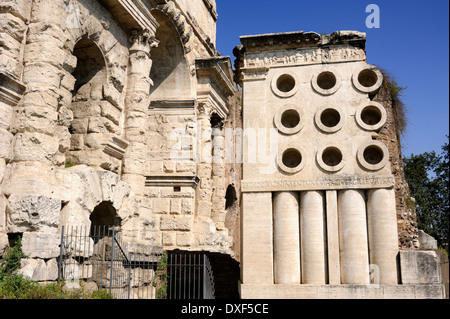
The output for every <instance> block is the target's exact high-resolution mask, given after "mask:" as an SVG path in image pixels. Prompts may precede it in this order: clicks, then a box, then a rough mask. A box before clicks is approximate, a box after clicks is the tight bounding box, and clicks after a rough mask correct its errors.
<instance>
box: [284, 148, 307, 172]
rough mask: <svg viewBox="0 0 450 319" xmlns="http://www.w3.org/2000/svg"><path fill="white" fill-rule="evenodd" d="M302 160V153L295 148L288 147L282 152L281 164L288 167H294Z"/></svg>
mask: <svg viewBox="0 0 450 319" xmlns="http://www.w3.org/2000/svg"><path fill="white" fill-rule="evenodd" d="M301 162H302V154H300V152H299V151H298V150H296V149H288V150H286V151H285V152H284V153H283V164H284V165H285V166H286V167H288V168H296V167H298V166H299V165H300V164H301Z"/></svg>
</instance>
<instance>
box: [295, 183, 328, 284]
mask: <svg viewBox="0 0 450 319" xmlns="http://www.w3.org/2000/svg"><path fill="white" fill-rule="evenodd" d="M324 215H325V212H324V193H323V192H320V191H307V192H302V193H301V195H300V227H301V230H300V234H301V260H302V267H301V268H302V283H303V284H322V285H324V284H325V283H326V255H325V245H326V244H325V240H326V237H325V228H324V217H325V216H324Z"/></svg>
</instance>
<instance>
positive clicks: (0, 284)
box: [0, 238, 113, 299]
mask: <svg viewBox="0 0 450 319" xmlns="http://www.w3.org/2000/svg"><path fill="white" fill-rule="evenodd" d="M22 258H26V256H25V255H24V254H23V252H22V245H21V239H20V238H19V239H18V240H17V241H16V243H15V245H14V247H13V248H10V249H9V251H8V252H7V253H6V255H5V258H4V259H3V260H0V299H113V297H112V295H111V294H110V293H109V291H107V290H99V291H96V292H93V293H88V292H84V290H83V289H80V290H76V291H71V292H65V291H63V286H64V283H63V282H61V283H57V282H55V283H38V282H35V281H33V280H29V279H26V278H24V277H23V276H22V275H20V274H17V270H18V269H19V268H20V260H21V259H22Z"/></svg>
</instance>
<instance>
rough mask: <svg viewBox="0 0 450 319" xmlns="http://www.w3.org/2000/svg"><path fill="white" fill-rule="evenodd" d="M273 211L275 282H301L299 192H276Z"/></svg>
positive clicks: (293, 283) (291, 283) (290, 283)
mask: <svg viewBox="0 0 450 319" xmlns="http://www.w3.org/2000/svg"><path fill="white" fill-rule="evenodd" d="M261 204H262V205H263V203H261ZM273 211H274V216H273V236H274V238H273V239H274V240H273V242H274V274H275V284H289V285H295V284H300V234H299V232H300V228H299V196H298V193H294V192H279V193H275V194H274V199H273Z"/></svg>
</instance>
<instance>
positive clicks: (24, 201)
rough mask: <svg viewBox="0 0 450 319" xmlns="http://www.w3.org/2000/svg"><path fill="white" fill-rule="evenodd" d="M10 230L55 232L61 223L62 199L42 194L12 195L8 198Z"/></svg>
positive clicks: (8, 226)
mask: <svg viewBox="0 0 450 319" xmlns="http://www.w3.org/2000/svg"><path fill="white" fill-rule="evenodd" d="M6 211H7V229H8V232H12V233H20V232H26V231H43V232H55V231H56V230H57V229H58V225H59V213H60V211H61V200H60V199H56V198H50V197H46V196H42V195H15V194H14V195H11V196H10V197H9V199H8V205H7V208H6Z"/></svg>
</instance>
